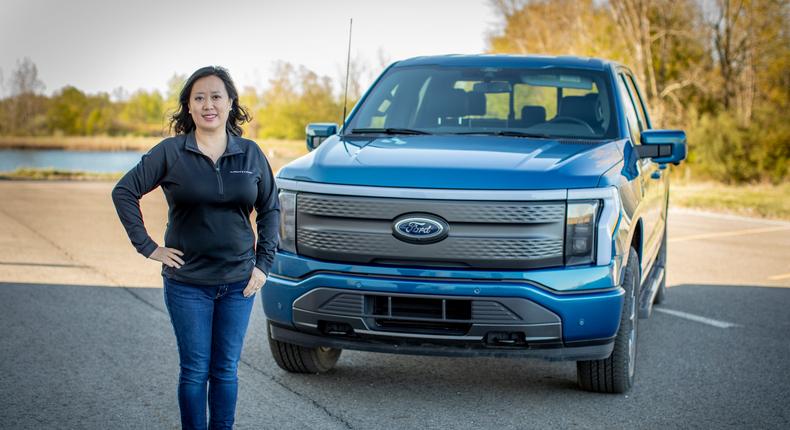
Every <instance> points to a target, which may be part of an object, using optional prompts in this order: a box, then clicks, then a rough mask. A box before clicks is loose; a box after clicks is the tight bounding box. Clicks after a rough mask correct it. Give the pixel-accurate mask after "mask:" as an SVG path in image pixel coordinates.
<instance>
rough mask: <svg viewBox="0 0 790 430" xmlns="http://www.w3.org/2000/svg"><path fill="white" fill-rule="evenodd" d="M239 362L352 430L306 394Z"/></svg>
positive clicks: (246, 362)
mask: <svg viewBox="0 0 790 430" xmlns="http://www.w3.org/2000/svg"><path fill="white" fill-rule="evenodd" d="M239 362H240V363H243V364H245V365H247V366H248V367H249V368H250V369H252V370H254V371H255V372H257V373H259V374H261V375H263V376H264V377H265V378H267V379H269V380H270V381H272V382H274V383H275V384H277V385H279V386H280V387H282V388H284V389H285V390H286V391H288V392H289V393H292V394H293V395H295V396H296V397H299V398H300V399H303V400H306V401H308V402H309V403H310V404H312V405H313V406H315V407H316V408H318V409H320V410H321V411H323V412H324V413H325V414H327V415H328V416H330V417H331V418H333V419H334V420H336V421H337V422H339V423H340V424H342V425H343V427H345V428H347V429H351V430H353V429H354V427H353V426H351V423H349V422H348V421H346V420H345V419H344V418H343V417H341V416H339V415H337V414H335V413H333V412H332V411H330V410H329V409H328V408H327V407H326V406H324V405H322V404H321V403H318V401H317V400H315V399H313V398H312V397H310V396H308V395H307V394H304V393H300V392H299V391H296V390H294V389H293V388H291V387H289V386H287V385H285V384H284V383H283V382H282V381H280V380H278V379H277V378H275V377H274V375H271V374H269V373H267V372H266V371H265V370H263V369H261V368H258V367H257V366H255V365H253V364H252V363H250V362H249V361H247V360H244V359H241V360H239Z"/></svg>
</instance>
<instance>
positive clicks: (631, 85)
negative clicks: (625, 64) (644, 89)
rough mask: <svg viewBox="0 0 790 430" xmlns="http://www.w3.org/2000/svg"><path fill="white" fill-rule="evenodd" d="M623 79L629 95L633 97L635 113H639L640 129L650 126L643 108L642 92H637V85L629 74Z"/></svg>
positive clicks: (645, 110)
mask: <svg viewBox="0 0 790 430" xmlns="http://www.w3.org/2000/svg"><path fill="white" fill-rule="evenodd" d="M625 81H626V83H627V84H628V90H629V91H630V92H631V97H632V98H633V99H634V105H635V106H636V114H637V115H639V121H640V123H641V126H642V130H643V131H644V130H645V129H648V128H650V118H649V117H648V116H647V109H646V108H645V101H644V100H642V94H641V93H640V92H639V87H637V86H636V81H634V77H633V76H631V75H626V77H625Z"/></svg>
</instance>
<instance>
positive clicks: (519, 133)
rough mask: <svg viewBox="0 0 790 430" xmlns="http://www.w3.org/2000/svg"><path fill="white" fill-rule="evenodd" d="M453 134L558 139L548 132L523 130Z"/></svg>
mask: <svg viewBox="0 0 790 430" xmlns="http://www.w3.org/2000/svg"><path fill="white" fill-rule="evenodd" d="M453 134H486V135H492V136H508V137H537V138H540V139H556V137H555V136H549V135H548V134H539V133H525V132H523V131H513V130H497V131H462V132H459V133H453Z"/></svg>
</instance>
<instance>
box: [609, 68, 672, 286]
mask: <svg viewBox="0 0 790 430" xmlns="http://www.w3.org/2000/svg"><path fill="white" fill-rule="evenodd" d="M617 81H618V82H617V86H618V89H619V90H620V93H621V95H622V103H623V106H624V110H625V114H626V119H627V121H628V128H629V131H630V134H631V139H632V142H633V143H634V145H641V140H640V138H641V132H642V131H643V130H646V129H648V128H650V124H649V119H648V118H647V116H646V115H645V111H644V109H643V105H642V103H641V99H640V98H639V93H638V91H637V90H636V87H635V86H634V81H633V78H632V77H631V75H630V73H628V72H627V71H625V70H621V71H620V72H619V73H618V80H617ZM637 168H638V170H639V177H638V178H637V181H638V186H639V188H640V190H641V191H640V192H641V195H642V202H641V210H640V211H639V214H640V216H641V217H642V228H643V236H642V238H643V243H642V269H643V271H642V277H643V278H644V277H645V276H647V275H648V274H647V273H646V271H645V270H644V269H645V268H646V267H648V265H649V264H650V263H651V262H652V261H653V258H655V256H656V253H657V252H658V247H659V246H660V245H661V232H663V231H664V219H665V218H664V209H665V204H664V203H665V197H664V191H663V190H662V188H663V189H665V188H666V187H665V186H664V185H662V184H663V182H664V181H665V178H663V176H664V175H663V173H664V171H662V170H659V168H658V165H657V164H656V163H654V162H652V161H651V160H650V159H648V158H644V159H641V160H639V161H638V162H637Z"/></svg>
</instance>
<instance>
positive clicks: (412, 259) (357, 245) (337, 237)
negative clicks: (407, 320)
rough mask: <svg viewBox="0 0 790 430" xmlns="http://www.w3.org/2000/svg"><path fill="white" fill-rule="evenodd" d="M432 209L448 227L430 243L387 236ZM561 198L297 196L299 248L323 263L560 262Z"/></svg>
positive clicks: (508, 265) (525, 265) (504, 265)
mask: <svg viewBox="0 0 790 430" xmlns="http://www.w3.org/2000/svg"><path fill="white" fill-rule="evenodd" d="M410 213H414V214H431V215H435V216H438V217H441V218H443V219H444V220H446V221H447V223H448V224H449V226H450V229H449V235H448V236H447V238H445V239H444V240H442V241H439V242H436V243H430V244H415V243H407V242H403V241H401V240H399V239H397V238H396V237H395V236H394V235H393V234H392V223H393V220H395V219H396V218H398V217H399V216H401V215H404V214H410ZM564 222H565V202H554V201H550V202H491V201H455V200H422V199H394V198H380V197H353V196H333V195H323V194H299V196H298V203H297V233H296V235H297V250H298V252H299V253H300V254H302V255H305V256H308V257H312V258H318V259H322V260H329V261H337V262H348V263H359V264H410V265H415V266H444V267H466V268H485V269H494V268H499V269H529V268H538V267H549V266H558V265H561V264H562V263H563V235H564Z"/></svg>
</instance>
